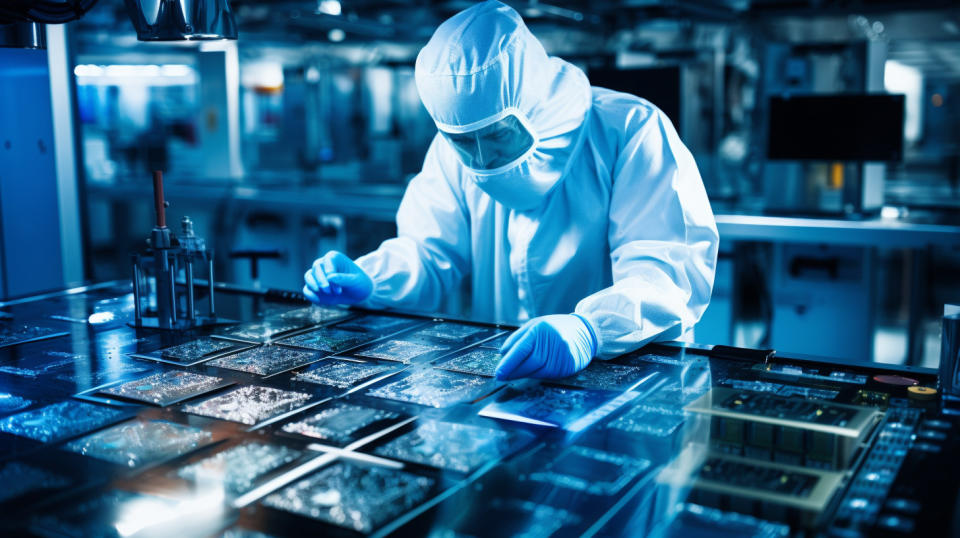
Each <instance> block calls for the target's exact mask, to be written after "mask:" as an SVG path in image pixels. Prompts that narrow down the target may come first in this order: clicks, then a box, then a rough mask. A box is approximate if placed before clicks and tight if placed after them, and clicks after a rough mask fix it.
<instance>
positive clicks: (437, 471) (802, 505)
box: [0, 284, 960, 538]
mask: <svg viewBox="0 0 960 538" xmlns="http://www.w3.org/2000/svg"><path fill="white" fill-rule="evenodd" d="M129 293H130V290H129V289H124V288H123V287H122V286H118V285H116V284H111V285H109V286H103V287H100V288H98V287H96V286H95V287H92V288H89V289H84V290H79V291H76V292H71V293H65V294H63V295H61V296H52V297H44V298H38V299H37V300H34V301H29V300H28V301H24V302H21V303H18V304H16V305H10V306H4V305H0V306H3V307H4V310H5V311H7V312H8V313H9V314H10V315H11V316H12V318H13V319H11V320H6V321H0V324H6V325H5V326H4V327H0V332H2V335H3V338H4V340H3V341H2V342H0V346H3V347H0V450H2V456H0V478H2V479H3V481H4V483H5V484H7V487H5V488H4V490H3V491H2V492H0V506H2V507H3V509H4V510H5V511H6V513H8V514H16V517H8V518H3V519H2V523H0V530H2V531H3V532H4V534H5V535H9V536H18V535H42V536H47V535H57V536H60V535H83V536H94V535H110V536H115V535H122V536H141V535H144V536H145V535H151V536H184V537H188V536H263V535H265V536H302V535H336V536H344V535H348V536H355V535H377V536H385V535H401V536H403V535H417V536H421V535H429V536H553V535H556V536H567V535H571V536H581V535H585V536H648V535H655V536H771V537H772V536H787V535H793V536H844V537H850V538H855V537H859V536H904V537H906V536H924V535H926V536H945V535H949V534H950V532H951V529H956V528H958V527H957V523H956V522H955V521H954V519H955V518H956V517H957V516H956V515H955V514H956V510H955V506H956V502H957V497H958V485H960V466H957V465H955V464H954V463H953V457H954V455H955V454H957V453H958V451H960V435H958V433H957V427H958V421H957V420H956V419H955V416H956V415H954V414H951V413H945V412H944V411H943V408H942V403H941V401H940V399H939V395H938V394H937V387H938V385H937V378H936V375H935V372H934V371H931V370H924V369H920V368H905V367H893V366H881V365H862V364H861V365H856V366H854V365H850V364H844V363H842V362H840V361H836V360H828V359H817V358H810V357H791V356H790V355H789V354H776V355H771V354H770V353H769V352H758V351H755V350H748V349H735V348H716V349H713V348H711V347H710V346H698V345H688V344H677V343H669V344H654V345H650V346H647V347H645V348H642V349H639V350H635V351H633V352H630V353H628V354H625V355H622V356H619V357H614V358H611V359H608V360H600V359H595V360H594V361H593V362H592V363H591V364H590V365H589V366H588V367H587V368H586V369H584V370H582V371H580V372H578V373H576V374H575V375H573V376H569V377H567V378H565V379H552V380H547V379H545V380H530V379H526V380H515V381H511V382H501V381H499V380H497V379H496V378H495V377H494V376H493V373H494V371H495V369H496V367H497V365H498V364H499V361H500V360H501V358H502V357H501V355H500V353H499V351H500V348H501V347H502V345H503V344H504V342H505V341H506V339H507V338H508V336H509V335H510V334H511V332H512V331H513V330H515V329H516V327H514V326H504V325H495V324H484V323H477V322H474V321H470V320H456V319H449V318H444V317H433V316H431V317H424V316H420V315H412V314H410V315H408V314H404V313H400V312H393V311H391V312H379V311H375V310H369V309H361V308H354V309H342V308H334V307H325V308H317V307H309V306H306V305H305V304H301V303H296V304H294V303H280V302H270V301H266V302H263V299H262V298H258V299H257V301H260V302H257V301H254V298H253V297H252V296H251V295H249V294H239V293H233V292H230V291H227V290H224V291H223V292H222V294H221V295H222V297H221V296H218V309H219V311H220V312H222V313H223V314H222V315H224V316H227V317H229V318H232V319H239V320H242V321H241V322H240V323H238V324H236V325H232V326H222V327H217V328H212V329H206V330H201V331H192V332H190V333H187V334H177V333H169V332H160V331H151V330H140V331H135V330H134V329H132V328H129V327H126V326H114V327H112V328H106V329H99V330H97V331H93V330H90V331H87V330H82V331H77V330H72V329H74V327H73V326H72V325H71V323H73V322H69V321H65V317H64V316H65V315H64V314H63V312H64V311H75V310H83V309H84V308H90V307H91V305H94V304H98V303H99V302H102V301H120V300H124V299H123V298H124V297H126V296H127V295H128V294H129ZM64 305H70V310H65V308H66V307H65V306H64ZM251 313H255V314H254V315H251ZM931 391H932V392H931ZM931 394H932V396H931Z"/></svg>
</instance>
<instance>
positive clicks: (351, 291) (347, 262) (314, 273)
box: [303, 250, 373, 305]
mask: <svg viewBox="0 0 960 538" xmlns="http://www.w3.org/2000/svg"><path fill="white" fill-rule="evenodd" d="M303 280H304V281H305V282H306V285H305V286H304V287H303V294H304V295H305V296H306V297H307V299H308V300H309V301H310V302H312V303H315V304H319V305H332V304H353V303H359V302H360V301H362V300H364V299H366V298H367V297H369V296H370V294H371V293H372V292H373V280H371V279H370V276H368V275H367V273H365V272H363V269H361V268H360V266H359V265H357V264H355V263H353V260H351V259H350V258H349V257H348V256H347V255H346V254H344V253H342V252H337V251H335V250H331V251H330V252H327V253H326V254H324V255H323V257H321V258H317V260H316V261H314V262H313V266H312V267H310V269H309V270H308V271H307V272H306V273H304V274H303Z"/></svg>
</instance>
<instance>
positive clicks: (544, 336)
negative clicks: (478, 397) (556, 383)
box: [496, 314, 597, 380]
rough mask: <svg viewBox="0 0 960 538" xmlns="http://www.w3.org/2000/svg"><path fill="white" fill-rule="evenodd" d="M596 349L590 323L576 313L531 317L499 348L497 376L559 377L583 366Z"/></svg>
mask: <svg viewBox="0 0 960 538" xmlns="http://www.w3.org/2000/svg"><path fill="white" fill-rule="evenodd" d="M596 353H597V336H596V335H595V334H594V333H593V327H591V326H590V324H589V323H588V322H587V321H586V320H585V319H583V318H581V317H580V316H578V315H576V314H554V315H551V316H541V317H539V318H533V319H531V320H530V321H528V322H526V323H524V324H523V326H522V327H520V328H519V329H518V330H517V332H515V333H513V334H511V335H510V338H507V341H506V342H504V343H503V347H501V348H500V354H501V355H503V359H501V360H500V364H499V365H498V366H497V372H496V376H497V379H500V380H510V379H517V378H521V377H536V378H560V377H567V376H570V375H573V374H575V373H577V372H579V371H580V370H583V369H584V368H586V366H587V365H588V364H590V359H592V358H593V356H594V355H595V354H596Z"/></svg>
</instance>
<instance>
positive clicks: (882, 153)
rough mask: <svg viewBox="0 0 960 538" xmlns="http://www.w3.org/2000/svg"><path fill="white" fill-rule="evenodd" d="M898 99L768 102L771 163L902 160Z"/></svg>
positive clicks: (849, 97)
mask: <svg viewBox="0 0 960 538" xmlns="http://www.w3.org/2000/svg"><path fill="white" fill-rule="evenodd" d="M903 102H904V101H903V96H902V95H865V94H856V95H854V94H844V95H823V96H799V97H798V96H792V97H772V98H770V124H769V135H770V140H769V146H768V147H767V157H769V158H770V159H825V160H842V161H897V160H900V159H901V158H902V156H903Z"/></svg>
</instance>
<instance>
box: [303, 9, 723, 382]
mask: <svg viewBox="0 0 960 538" xmlns="http://www.w3.org/2000/svg"><path fill="white" fill-rule="evenodd" d="M415 78H416V84H417V89H418V90H419V92H420V97H421V99H422V100H423V104H424V106H426V109H427V111H428V112H429V113H430V116H431V117H432V118H433V120H434V121H435V122H436V124H437V128H438V129H439V133H438V134H437V136H436V137H434V139H433V142H432V143H431V144H430V148H429V149H428V150H427V156H426V159H425V161H424V164H423V170H422V171H421V172H420V173H419V174H418V175H417V176H416V177H414V178H413V180H412V181H411V182H410V185H409V186H408V187H407V190H406V194H405V195H404V197H403V201H402V203H401V204H400V209H399V211H398V213H397V229H398V233H397V237H396V238H394V239H389V240H387V241H385V242H384V243H383V244H382V245H380V248H378V249H377V250H375V251H374V252H371V253H370V254H367V255H366V256H363V257H361V258H359V259H357V260H356V263H354V262H353V261H351V260H350V259H349V258H348V257H347V256H345V255H344V254H341V253H339V252H329V253H327V254H326V255H325V256H323V257H322V258H320V259H318V260H317V261H316V262H314V264H313V266H312V267H311V268H310V270H309V271H307V273H306V275H305V280H306V285H305V286H304V289H303V292H304V294H305V295H306V297H307V298H309V299H310V300H311V301H313V302H315V303H319V304H346V303H356V302H361V301H365V303H364V304H366V305H368V306H376V307H398V308H404V309H418V310H433V311H436V310H438V309H439V308H440V307H441V302H442V300H443V299H444V297H445V296H447V295H448V294H451V293H456V292H457V289H458V285H459V283H460V281H461V279H463V278H465V277H468V276H469V278H470V279H471V284H472V290H473V294H472V314H473V317H474V318H477V319H484V320H496V321H523V320H526V323H524V324H523V326H522V327H521V328H520V330H518V331H517V332H515V333H514V334H513V335H511V337H510V338H508V339H507V341H506V342H505V343H504V345H503V348H502V349H501V352H502V354H503V359H502V360H501V362H500V364H499V366H498V368H497V377H498V378H499V379H514V378H518V377H563V376H568V375H571V374H573V373H575V372H576V371H578V370H580V369H582V368H584V367H585V366H586V365H587V364H588V363H589V362H590V360H591V359H592V358H593V357H595V356H596V357H600V358H601V359H603V358H610V357H613V356H615V355H619V354H621V353H624V352H627V351H631V350H633V349H636V348H638V347H640V346H642V345H643V344H645V343H647V342H650V341H652V340H654V339H679V338H682V337H684V336H689V333H690V332H691V330H692V328H693V326H694V324H695V323H696V322H697V321H698V320H699V319H700V316H701V315H702V314H703V311H704V310H705V309H706V307H707V304H708V303H709V301H710V292H711V288H712V286H713V276H714V268H715V265H716V257H717V241H718V236H717V228H716V224H715V222H714V219H713V213H712V211H711V209H710V203H709V202H708V200H707V195H706V192H705V191H704V188H703V183H702V181H701V180H700V174H699V172H698V171H697V165H696V163H695V162H694V160H693V156H692V155H691V154H690V151H689V150H688V149H687V148H686V147H685V146H684V145H683V142H681V141H680V138H679V137H678V136H677V132H676V131H675V130H674V127H673V125H672V124H671V123H670V120H668V119H667V117H666V116H665V115H664V114H663V112H661V111H660V110H659V109H657V108H656V107H655V106H653V105H652V104H650V103H649V102H647V101H645V100H643V99H640V98H637V97H634V96H632V95H628V94H624V93H617V92H613V91H610V90H606V89H603V88H592V87H591V86H590V83H589V81H588V80H587V77H586V76H585V75H584V73H583V72H582V71H581V70H580V69H578V68H577V67H575V66H573V65H571V64H569V63H567V62H565V61H564V60H561V59H560V58H556V57H550V56H548V55H547V53H546V52H545V51H544V48H543V46H542V45H541V44H540V42H539V41H538V40H537V39H536V38H535V37H534V36H533V35H532V34H531V33H530V31H529V30H528V29H527V27H526V26H525V25H524V23H523V20H522V19H521V18H520V16H519V15H518V14H517V12H515V11H514V10H513V9H511V8H510V7H508V6H506V5H504V4H501V3H499V2H495V1H489V2H485V3H482V4H478V5H475V6H473V7H471V8H469V9H467V10H465V11H462V12H460V13H458V14H457V15H455V16H453V17H452V18H451V19H449V20H447V21H446V22H444V23H443V24H441V25H440V27H439V28H437V31H436V32H435V33H434V34H433V37H432V38H431V39H430V41H429V42H428V43H427V45H426V46H425V47H424V48H423V50H422V51H420V54H419V56H418V57H417V62H416V70H415Z"/></svg>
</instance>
